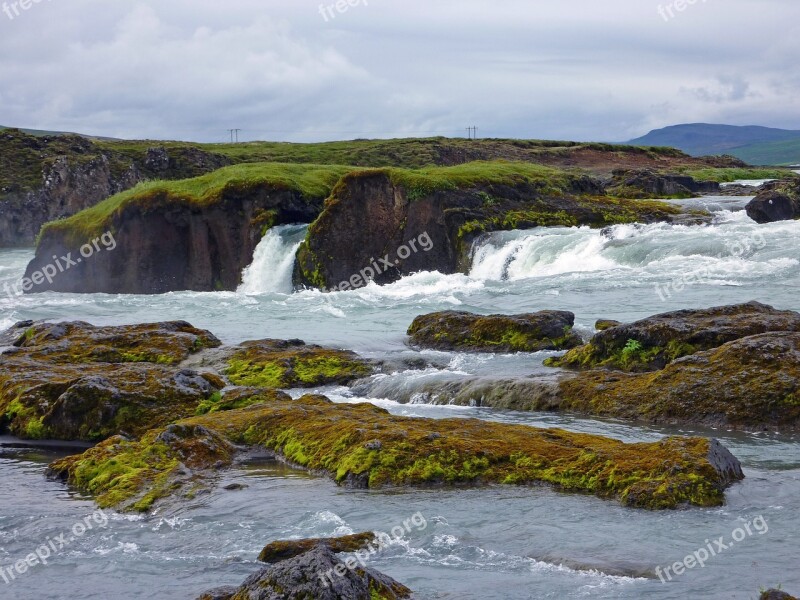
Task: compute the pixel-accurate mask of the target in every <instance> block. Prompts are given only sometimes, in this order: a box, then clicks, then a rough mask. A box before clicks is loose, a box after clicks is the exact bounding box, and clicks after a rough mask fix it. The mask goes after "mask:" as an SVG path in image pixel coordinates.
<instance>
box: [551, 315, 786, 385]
mask: <svg viewBox="0 0 800 600" xmlns="http://www.w3.org/2000/svg"><path fill="white" fill-rule="evenodd" d="M770 331H800V313H796V312H794V311H781V310H776V309H774V308H772V307H771V306H767V305H765V304H760V303H758V302H749V303H747V304H737V305H733V306H721V307H716V308H709V309H704V310H679V311H675V312H669V313H664V314H661V315H656V316H654V317H648V318H647V319H643V320H641V321H637V322H635V323H630V324H626V325H619V326H617V327H612V328H610V329H606V330H605V331H601V332H600V333H598V334H596V335H595V336H594V337H593V338H592V339H591V340H590V341H589V343H588V344H586V345H585V346H581V347H579V348H575V349H573V350H570V351H569V352H568V353H567V354H566V355H565V356H564V357H562V358H559V359H549V360H548V361H547V363H546V364H548V365H550V366H557V367H564V368H572V369H588V368H596V367H605V368H613V369H620V370H623V371H651V370H657V369H662V368H663V367H665V366H666V365H667V364H668V363H669V362H670V361H673V360H676V359H678V358H680V357H682V356H687V355H689V354H694V353H695V352H699V351H702V350H709V349H712V348H717V347H719V346H721V345H722V344H725V343H727V342H730V341H733V340H736V339H740V338H743V337H747V336H751V335H756V334H759V333H766V332H770Z"/></svg>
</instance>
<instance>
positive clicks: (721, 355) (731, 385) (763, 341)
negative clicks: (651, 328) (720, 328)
mask: <svg viewBox="0 0 800 600" xmlns="http://www.w3.org/2000/svg"><path fill="white" fill-rule="evenodd" d="M559 388H560V389H559V395H560V397H561V398H560V400H559V402H558V405H559V408H560V409H562V410H572V411H577V412H584V413H589V414H593V415H604V416H613V417H617V418H630V419H638V420H646V421H650V422H657V423H682V424H683V423H702V424H707V425H713V426H724V427H736V428H741V429H751V430H752V429H762V428H767V427H768V428H777V429H784V430H796V429H797V428H798V427H800V333H791V332H779V333H765V334H761V335H756V336H750V337H746V338H742V339H739V340H735V341H733V342H728V343H727V344H723V345H722V346H720V347H719V348H714V349H712V350H706V351H704V352H698V353H696V354H693V355H691V356H686V357H683V358H681V359H678V360H676V361H674V362H672V363H670V364H669V365H667V366H666V367H665V368H664V369H663V370H661V371H657V372H655V373H639V374H631V373H620V372H614V371H607V370H603V369H597V370H592V371H586V372H581V373H578V374H576V375H575V376H574V377H567V378H565V379H563V380H562V381H561V383H560V386H559Z"/></svg>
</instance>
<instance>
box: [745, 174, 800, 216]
mask: <svg viewBox="0 0 800 600" xmlns="http://www.w3.org/2000/svg"><path fill="white" fill-rule="evenodd" d="M746 210H747V216H749V217H750V218H751V219H753V220H754V221H756V222H757V223H773V222H775V221H790V220H793V219H800V178H796V177H794V178H792V179H785V180H781V181H773V182H770V183H767V184H765V185H764V186H763V187H762V188H761V191H760V192H759V193H758V195H757V196H756V197H755V198H754V199H753V200H751V201H750V203H749V204H748V205H747V209H746Z"/></svg>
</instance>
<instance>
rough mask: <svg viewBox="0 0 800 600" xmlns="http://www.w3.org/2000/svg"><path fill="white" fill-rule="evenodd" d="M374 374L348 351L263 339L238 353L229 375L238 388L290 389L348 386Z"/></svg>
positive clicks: (229, 361) (229, 362)
mask: <svg viewBox="0 0 800 600" xmlns="http://www.w3.org/2000/svg"><path fill="white" fill-rule="evenodd" d="M372 371H373V368H372V365H371V363H370V362H369V361H366V360H364V359H362V358H359V356H358V355H357V354H355V353H354V352H350V351H347V350H333V349H330V348H322V347H320V346H309V345H306V344H305V343H304V342H302V341H300V340H288V341H287V340H259V341H251V342H245V343H243V344H241V345H240V346H239V347H238V348H237V349H236V350H235V351H234V353H233V354H232V355H231V356H230V357H229V358H228V359H227V367H226V368H225V375H226V376H227V377H228V379H229V380H230V381H231V383H233V384H235V385H242V386H251V387H261V388H283V389H286V388H304V387H317V386H321V385H333V384H340V385H344V384H346V383H349V382H351V381H354V380H356V379H360V378H362V377H367V376H368V375H370V374H371V373H372Z"/></svg>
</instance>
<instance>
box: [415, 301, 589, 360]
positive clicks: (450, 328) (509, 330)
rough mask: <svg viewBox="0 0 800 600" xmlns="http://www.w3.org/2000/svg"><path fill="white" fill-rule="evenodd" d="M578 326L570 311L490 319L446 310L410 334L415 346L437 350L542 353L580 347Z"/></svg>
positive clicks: (419, 321)
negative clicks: (576, 331)
mask: <svg viewBox="0 0 800 600" xmlns="http://www.w3.org/2000/svg"><path fill="white" fill-rule="evenodd" d="M574 325H575V315H574V314H573V313H571V312H566V311H542V312H538V313H529V314H522V315H486V316H484V315H476V314H472V313H468V312H457V311H446V312H438V313H432V314H428V315H422V316H419V317H417V318H416V319H414V322H413V323H412V324H411V327H410V328H409V329H408V335H409V336H411V343H412V344H414V345H415V346H419V347H421V348H432V349H435V350H458V351H471V352H538V351H540V350H566V349H568V348H574V347H575V346H578V345H580V344H581V343H582V340H581V338H580V336H578V335H577V334H576V333H574V332H573V331H572V327H573V326H574Z"/></svg>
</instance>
